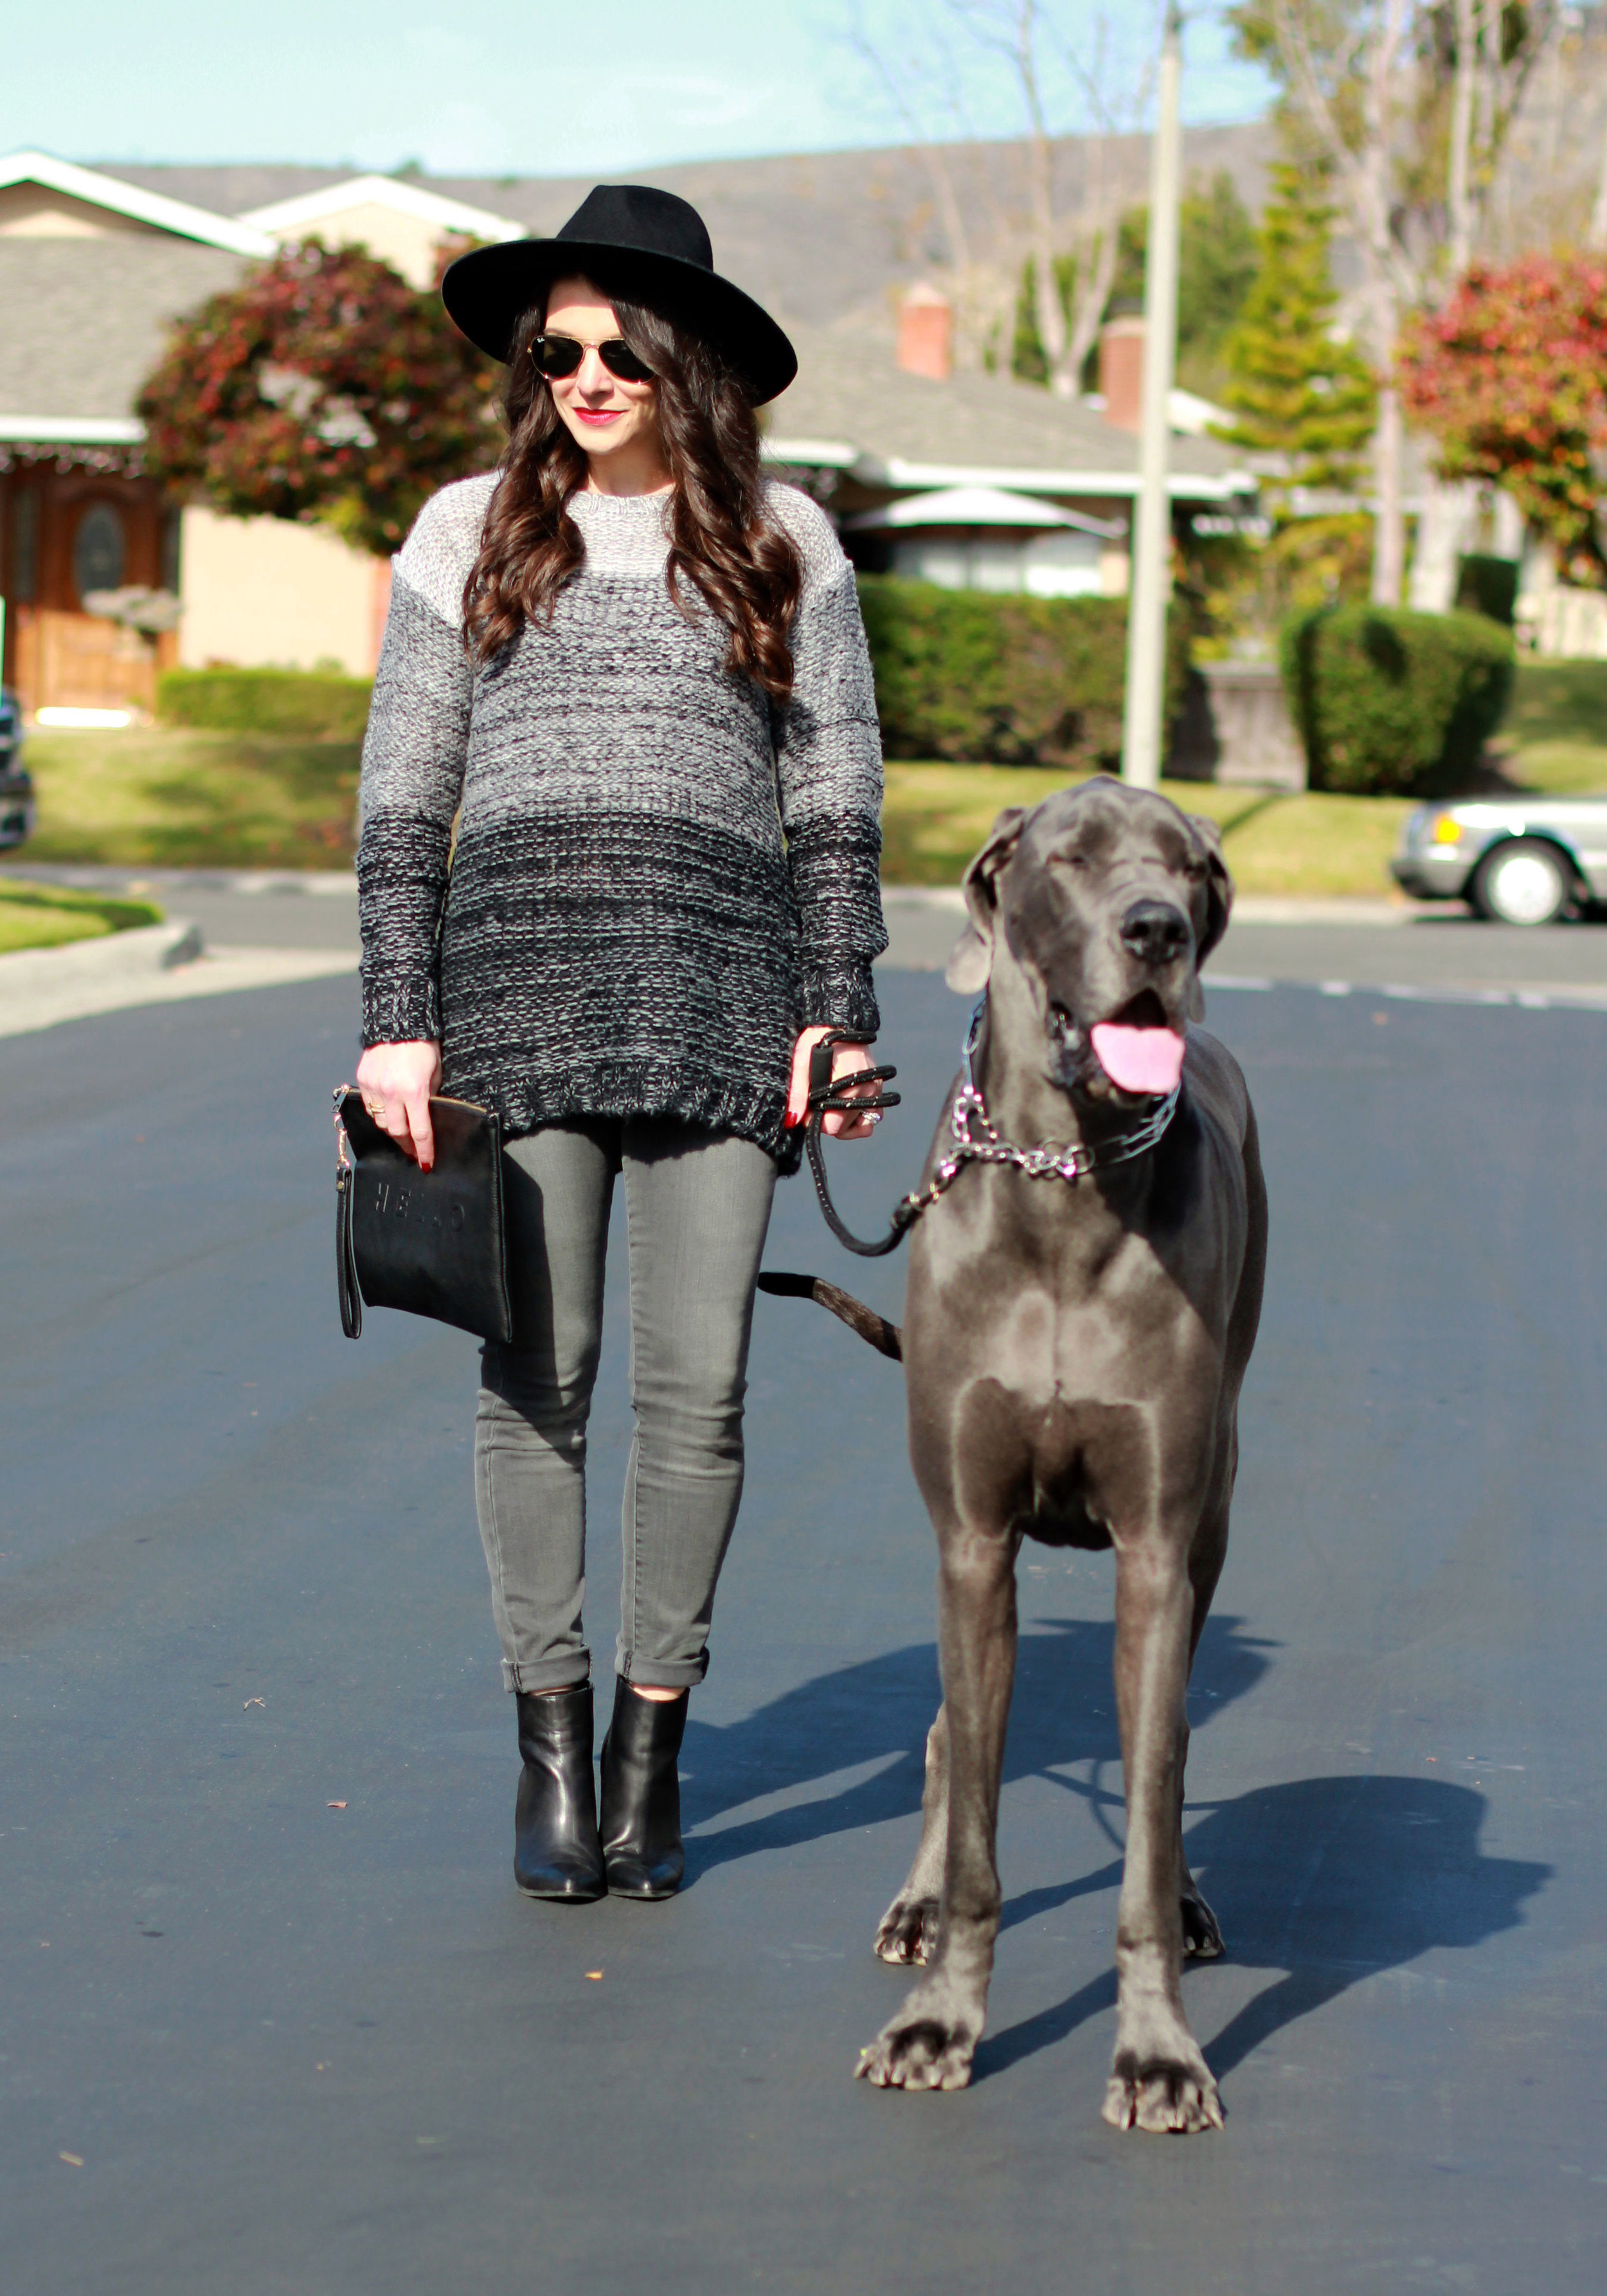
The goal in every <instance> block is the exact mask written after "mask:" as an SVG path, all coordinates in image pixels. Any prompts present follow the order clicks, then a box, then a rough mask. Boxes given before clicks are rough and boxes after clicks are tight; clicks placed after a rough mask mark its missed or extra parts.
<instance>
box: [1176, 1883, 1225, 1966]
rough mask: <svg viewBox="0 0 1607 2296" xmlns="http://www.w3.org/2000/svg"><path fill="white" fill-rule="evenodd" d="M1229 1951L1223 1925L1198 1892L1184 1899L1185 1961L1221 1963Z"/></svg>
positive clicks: (1185, 1896) (1187, 1895)
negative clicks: (1224, 1939)
mask: <svg viewBox="0 0 1607 2296" xmlns="http://www.w3.org/2000/svg"><path fill="white" fill-rule="evenodd" d="M1226 1951H1227V1947H1226V1944H1225V1942H1224V1941H1223V1937H1222V1925H1221V1923H1219V1922H1218V1919H1217V1916H1216V1915H1215V1914H1213V1913H1212V1911H1211V1909H1210V1907H1209V1906H1208V1905H1207V1904H1206V1902H1205V1900H1204V1898H1202V1897H1201V1895H1200V1892H1199V1890H1195V1891H1194V1892H1193V1896H1190V1895H1189V1894H1188V1893H1187V1892H1185V1895H1184V1898H1183V1957H1184V1959H1185V1961H1219V1960H1220V1959H1221V1957H1222V1956H1223V1955H1224V1954H1225V1953H1226Z"/></svg>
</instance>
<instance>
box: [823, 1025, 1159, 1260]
mask: <svg viewBox="0 0 1607 2296" xmlns="http://www.w3.org/2000/svg"><path fill="white" fill-rule="evenodd" d="M987 1010H988V999H987V997H986V996H980V997H979V998H978V999H977V1002H976V1005H974V1007H973V1008H972V1015H971V1026H970V1028H969V1029H967V1030H966V1032H965V1043H964V1046H963V1048H962V1051H961V1054H960V1084H959V1089H958V1090H957V1091H956V1093H955V1096H954V1101H953V1104H952V1105H951V1107H950V1109H949V1111H948V1136H949V1141H950V1147H949V1150H948V1152H947V1154H946V1155H944V1156H942V1157H940V1158H939V1162H938V1167H937V1169H936V1170H935V1171H934V1173H933V1174H932V1177H931V1179H930V1180H929V1181H928V1182H927V1184H926V1185H925V1187H923V1188H918V1189H916V1190H915V1192H914V1193H913V1194H911V1195H907V1196H900V1197H899V1199H898V1202H897V1203H896V1204H895V1205H894V1206H893V1210H892V1218H891V1221H890V1225H889V1227H888V1232H887V1234H885V1235H884V1236H881V1237H879V1238H878V1239H877V1240H876V1241H875V1242H866V1241H865V1238H864V1237H863V1236H857V1235H856V1234H854V1233H853V1231H852V1230H851V1229H850V1228H848V1227H845V1226H844V1225H843V1223H842V1221H841V1219H840V1218H839V1217H838V1212H837V1207H836V1206H835V1205H834V1204H833V1203H832V1193H831V1190H830V1188H829V1187H828V1186H827V1185H826V1168H825V1158H824V1153H823V1152H822V1149H821V1144H820V1141H821V1130H820V1119H821V1117H822V1116H823V1115H824V1113H825V1112H826V1111H828V1110H838V1111H846V1112H847V1113H849V1114H851V1115H865V1114H866V1113H869V1112H872V1111H877V1110H880V1109H883V1108H891V1107H893V1106H894V1105H895V1104H896V1103H898V1100H899V1098H900V1095H898V1093H896V1092H891V1093H876V1094H873V1095H871V1096H870V1097H868V1098H866V1099H864V1100H850V1099H848V1098H847V1097H846V1096H845V1095H847V1094H848V1093H849V1090H850V1089H851V1088H852V1087H854V1086H856V1085H862V1084H879V1083H881V1081H882V1080H883V1079H884V1078H888V1077H893V1076H897V1074H898V1070H897V1069H891V1068H876V1069H860V1070H857V1072H856V1074H854V1075H853V1076H848V1077H843V1078H841V1079H840V1081H839V1082H838V1084H837V1085H836V1086H835V1087H833V1086H832V1081H831V1065H832V1057H831V1048H832V1046H833V1045H840V1044H855V1043H858V1042H860V1041H861V1040H860V1039H859V1038H857V1037H854V1036H853V1035H852V1034H851V1033H850V1032H849V1030H847V1029H832V1032H831V1034H830V1036H828V1037H825V1038H824V1039H823V1040H822V1042H821V1044H820V1045H819V1046H816V1050H815V1051H814V1052H813V1053H812V1054H810V1056H809V1115H808V1132H807V1134H806V1135H805V1139H804V1147H805V1151H806V1152H807V1154H808V1159H809V1170H810V1172H811V1173H812V1175H813V1176H814V1180H815V1193H816V1195H817V1196H818V1197H819V1198H820V1209H821V1210H822V1212H823V1213H824V1216H825V1223H826V1226H828V1227H829V1228H830V1229H831V1231H832V1234H833V1235H834V1236H835V1237H836V1238H837V1241H838V1242H839V1243H840V1244H842V1245H844V1246H845V1247H846V1248H847V1249H848V1250H849V1251H853V1252H857V1253H858V1255H859V1257H860V1258H861V1259H881V1258H882V1257H883V1256H884V1255H885V1254H886V1253H887V1252H890V1251H897V1250H898V1246H899V1245H900V1244H901V1243H902V1242H903V1241H904V1239H905V1237H906V1235H907V1234H908V1233H909V1231H910V1229H911V1228H912V1227H913V1226H914V1224H915V1222H916V1221H917V1220H918V1219H919V1218H920V1217H921V1215H922V1212H925V1211H930V1210H931V1207H932V1205H933V1204H935V1203H936V1202H937V1201H938V1199H939V1196H941V1195H942V1194H943V1193H945V1191H946V1190H947V1189H948V1188H950V1187H952V1186H953V1185H954V1183H955V1180H957V1179H958V1177H959V1176H960V1174H961V1173H962V1172H963V1170H964V1169H965V1167H966V1165H967V1164H1008V1165H1012V1166H1013V1167H1014V1169H1016V1170H1017V1171H1019V1172H1024V1173H1025V1174H1026V1175H1027V1177H1028V1178H1029V1180H1069V1181H1071V1182H1072V1183H1073V1184H1075V1183H1076V1182H1077V1181H1078V1180H1081V1179H1086V1177H1087V1176H1088V1175H1089V1174H1090V1173H1091V1172H1095V1171H1101V1170H1103V1169H1104V1168H1105V1167H1106V1166H1107V1165H1110V1164H1127V1163H1130V1162H1131V1161H1132V1160H1133V1158H1134V1157H1136V1156H1142V1155H1144V1153H1145V1152H1147V1151H1148V1150H1149V1149H1151V1148H1153V1147H1154V1146H1155V1145H1156V1144H1157V1143H1158V1142H1159V1141H1160V1139H1162V1138H1163V1137H1164V1136H1165V1133H1166V1130H1167V1128H1168V1125H1169V1124H1170V1123H1171V1120H1172V1119H1173V1117H1174V1116H1175V1115H1176V1114H1177V1099H1178V1095H1179V1093H1181V1091H1182V1089H1183V1087H1182V1086H1181V1085H1179V1086H1177V1087H1176V1088H1175V1089H1174V1090H1173V1091H1171V1092H1169V1093H1168V1095H1167V1096H1166V1098H1165V1099H1164V1100H1163V1101H1162V1102H1161V1103H1160V1106H1159V1107H1158V1108H1156V1109H1154V1110H1153V1111H1152V1112H1151V1113H1150V1114H1149V1115H1148V1116H1146V1117H1144V1119H1143V1120H1142V1121H1141V1122H1139V1123H1137V1124H1136V1125H1135V1126H1134V1127H1133V1128H1132V1130H1131V1131H1130V1132H1124V1133H1121V1134H1119V1135H1118V1136H1117V1137H1116V1138H1115V1139H1114V1140H1111V1141H1108V1142H1106V1143H1104V1144H1102V1145H1101V1146H1100V1147H1098V1148H1091V1147H1089V1146H1088V1145H1087V1144H1086V1143H1085V1142H1082V1141H1072V1142H1070V1143H1068V1144H1055V1143H1053V1142H1045V1143H1044V1144H1042V1145H1040V1146H1038V1147H1037V1148H1018V1147H1016V1146H1015V1145H1014V1144H1013V1143H1012V1142H1011V1141H1008V1140H1005V1139H1002V1138H1001V1137H1000V1135H999V1132H998V1128H997V1127H996V1125H995V1123H994V1121H993V1119H992V1118H991V1117H990V1116H989V1115H988V1106H987V1103H986V1102H985V1101H984V1100H983V1098H982V1095H981V1091H980V1087H979V1086H978V1084H977V1081H976V1078H975V1077H974V1075H973V1074H972V1057H973V1056H974V1054H975V1052H976V1048H977V1039H978V1037H980V1035H981V1032H982V1016H983V1014H984V1013H986V1012H987ZM823 1056H824V1057H823Z"/></svg>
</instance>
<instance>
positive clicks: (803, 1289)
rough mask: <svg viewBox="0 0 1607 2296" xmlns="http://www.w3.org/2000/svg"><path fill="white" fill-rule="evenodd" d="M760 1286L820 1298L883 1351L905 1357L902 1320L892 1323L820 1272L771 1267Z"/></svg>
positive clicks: (783, 1296) (780, 1294)
mask: <svg viewBox="0 0 1607 2296" xmlns="http://www.w3.org/2000/svg"><path fill="white" fill-rule="evenodd" d="M758 1288H759V1290H760V1291H761V1292H771V1293H773V1294H774V1296H775V1298H776V1299H778V1300H818V1301H819V1303H820V1305H821V1306H822V1307H823V1308H830V1309H831V1311H832V1315H833V1316H840V1318H841V1320H842V1321H843V1322H844V1323H845V1324H847V1325H848V1327H849V1331H851V1332H857V1333H858V1334H859V1336H860V1338H861V1339H862V1340H868V1341H870V1343H871V1345H872V1347H873V1348H876V1349H879V1350H880V1351H881V1354H882V1355H884V1356H891V1357H892V1359H893V1361H894V1362H895V1363H902V1362H903V1361H904V1334H903V1333H902V1332H901V1331H900V1330H899V1328H898V1324H890V1323H889V1322H888V1320H887V1317H886V1316H879V1315H878V1314H877V1313H876V1310H875V1309H874V1308H867V1307H866V1306H865V1302H864V1300H856V1299H855V1297H854V1295H853V1293H852V1292H840V1291H839V1290H838V1288H837V1286H836V1284H835V1283H823V1282H822V1281H821V1279H820V1277H819V1276H818V1275H785V1274H783V1273H781V1272H779V1271H775V1270H767V1272H766V1273H765V1274H764V1275H761V1276H760V1277H759V1279H758Z"/></svg>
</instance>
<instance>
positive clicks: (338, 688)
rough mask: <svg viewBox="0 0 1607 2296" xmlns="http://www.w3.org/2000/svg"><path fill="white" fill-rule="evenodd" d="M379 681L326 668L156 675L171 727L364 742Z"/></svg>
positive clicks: (161, 708)
mask: <svg viewBox="0 0 1607 2296" xmlns="http://www.w3.org/2000/svg"><path fill="white" fill-rule="evenodd" d="M372 693H373V679H372V678H368V677H343V676H340V673H339V672H338V671H333V670H321V669H310V670H309V669H169V670H168V671H166V672H165V673H164V674H163V675H162V676H160V677H159V678H158V679H157V681H156V714H157V717H159V718H160V721H161V723H162V724H163V725H164V726H190V727H192V728H193V729H194V730H196V731H198V732H201V733H207V734H291V735H294V736H296V737H297V738H299V740H301V741H313V742H360V741H361V740H362V738H363V728H364V726H365V725H366V724H367V723H368V703H369V697H370V696H371V694H372Z"/></svg>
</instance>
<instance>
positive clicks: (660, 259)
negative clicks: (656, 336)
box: [441, 184, 798, 406]
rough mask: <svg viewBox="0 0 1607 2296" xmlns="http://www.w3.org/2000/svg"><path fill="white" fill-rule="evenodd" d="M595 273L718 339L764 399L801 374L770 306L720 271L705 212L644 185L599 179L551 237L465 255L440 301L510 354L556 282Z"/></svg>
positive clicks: (473, 333)
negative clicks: (520, 329) (518, 332)
mask: <svg viewBox="0 0 1607 2296" xmlns="http://www.w3.org/2000/svg"><path fill="white" fill-rule="evenodd" d="M593 273H595V274H596V284H597V285H598V286H599V287H602V288H603V289H605V290H607V291H610V292H613V291H618V292H619V293H622V294H629V293H631V292H633V291H637V292H639V293H640V294H641V296H642V299H643V300H644V302H648V303H651V304H652V305H653V307H655V308H659V309H662V310H663V311H664V313H665V315H666V316H668V317H670V318H673V319H675V320H676V321H678V322H679V323H680V324H682V325H684V326H686V327H688V328H690V329H691V330H692V332H693V333H695V334H699V335H701V337H702V338H703V340H704V341H705V342H707V343H709V344H711V345H712V346H713V348H715V349H716V350H717V351H718V352H719V353H720V355H721V357H723V358H725V359H726V360H728V361H729V363H730V365H732V366H734V368H735V369H736V371H737V373H739V374H740V375H741V376H742V380H743V381H744V382H746V384H747V385H748V389H749V392H750V396H751V398H752V400H753V403H754V405H755V406H763V405H764V403H765V401H766V400H767V398H775V396H776V394H777V392H778V391H783V390H785V389H786V387H787V385H788V384H789V383H790V382H791V380H792V378H793V376H794V375H795V374H796V373H798V356H797V353H796V352H795V351H794V350H793V348H792V346H791V343H790V342H789V341H788V340H787V338H786V336H785V335H784V334H783V332H782V331H781V329H780V328H779V327H778V326H777V325H776V324H775V320H774V319H773V318H772V317H771V316H770V315H769V313H768V312H767V311H766V310H762V309H761V308H760V307H759V306H758V304H757V303H756V302H755V301H754V299H753V298H752V297H751V295H744V294H743V292H742V289H741V288H740V287H734V286H733V285H732V283H731V282H730V280H729V279H722V278H721V277H720V275H719V273H718V272H717V270H716V269H715V267H714V250H713V248H712V247H711V246H710V244H709V233H708V230H707V228H706V227H705V225H704V222H703V218H702V217H701V215H700V214H699V213H698V211H697V209H695V208H694V207H693V206H691V205H690V204H689V202H688V201H685V200H682V199H677V198H676V195H675V193H673V192H657V191H653V190H652V189H651V188H650V187H649V186H648V185H646V184H598V186H597V188H596V190H595V191H594V192H588V193H587V194H586V198H585V199H584V200H583V201H581V203H580V205H579V206H578V208H577V209H576V210H575V212H574V214H573V215H572V216H571V217H570V219H569V221H568V223H566V224H565V225H563V228H562V230H561V231H560V232H559V233H558V234H557V235H556V237H554V238H553V239H514V240H504V242H502V244H501V245H500V246H496V247H477V248H476V249H474V250H473V252H472V253H471V254H469V255H460V256H459V257H458V258H457V261H456V262H455V263H453V264H449V265H448V266H447V272H446V275H445V277H444V278H443V279H442V281H441V300H442V301H443V302H444V303H445V304H446V306H447V312H448V313H449V315H450V316H451V318H452V321H453V324H454V325H455V326H456V327H458V328H459V329H461V331H462V332H463V333H464V334H465V335H467V336H468V338H469V340H470V341H471V343H475V344H478V346H479V347H480V349H481V350H482V351H488V352H489V354H490V356H491V357H493V358H495V359H504V360H505V359H506V358H507V357H509V355H510V352H511V350H512V343H513V335H514V331H515V330H516V328H517V327H518V324H519V322H520V320H521V318H522V317H523V316H524V315H525V313H526V312H527V311H528V310H529V308H530V307H531V305H532V304H534V303H537V302H539V301H540V299H541V298H542V296H543V295H544V294H545V292H546V290H547V289H548V288H549V287H550V286H551V285H552V283H553V280H554V279H562V278H565V277H574V276H576V275H583V276H586V277H590V276H591V275H593Z"/></svg>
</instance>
